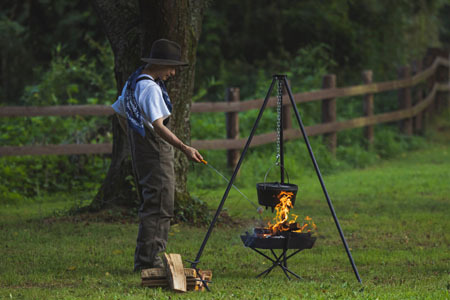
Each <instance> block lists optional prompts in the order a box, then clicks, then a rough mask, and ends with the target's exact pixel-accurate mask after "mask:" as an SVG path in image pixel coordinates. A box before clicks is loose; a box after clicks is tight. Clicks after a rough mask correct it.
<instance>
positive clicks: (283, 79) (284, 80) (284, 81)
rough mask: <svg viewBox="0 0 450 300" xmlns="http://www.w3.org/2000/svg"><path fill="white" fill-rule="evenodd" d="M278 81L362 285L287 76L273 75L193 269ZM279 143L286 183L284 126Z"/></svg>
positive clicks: (193, 263) (197, 261)
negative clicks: (286, 94)
mask: <svg viewBox="0 0 450 300" xmlns="http://www.w3.org/2000/svg"><path fill="white" fill-rule="evenodd" d="M277 81H278V83H280V82H281V84H284V87H285V88H286V91H287V92H288V95H289V99H290V102H291V104H292V107H293V109H294V112H295V116H296V118H297V121H298V125H299V126H300V130H301V131H302V134H303V138H304V140H305V143H306V147H307V148H308V152H309V156H310V157H311V160H312V163H313V165H314V169H315V170H316V174H317V177H318V179H319V181H320V185H321V186H322V191H323V193H324V195H325V198H326V200H327V203H328V207H329V208H330V212H331V214H332V216H333V219H334V223H335V224H336V227H337V229H338V231H339V235H340V237H341V240H342V243H343V245H344V248H345V251H346V252H347V256H348V259H349V260H350V263H351V265H352V268H353V272H354V273H355V276H356V279H357V280H358V281H359V283H362V281H361V278H360V276H359V273H358V269H357V268H356V265H355V262H354V260H353V257H352V254H351V252H350V249H349V247H348V245H347V241H346V240H345V237H344V233H343V232H342V228H341V225H340V224H339V220H338V218H337V216H336V212H335V211H334V207H333V204H332V203H331V200H330V197H329V196H328V192H327V189H326V187H325V183H324V182H323V179H322V174H321V173H320V169H319V166H318V164H317V161H316V158H315V157H314V153H313V151H312V148H311V145H310V143H309V140H308V136H307V135H306V131H305V127H304V126H303V122H302V119H301V117H300V114H299V112H298V110H297V106H296V105H295V101H294V98H293V96H292V91H291V88H290V86H289V83H288V81H287V75H273V79H272V83H271V85H270V87H269V91H268V92H267V95H266V97H265V98H264V102H263V104H262V107H261V109H260V111H259V114H258V117H257V118H256V121H255V124H254V125H253V128H252V130H251V132H250V136H249V137H248V139H247V142H246V144H245V146H244V149H243V150H242V154H241V157H240V158H239V161H238V163H237V165H236V168H235V169H234V172H233V175H232V176H231V179H230V181H229V183H228V186H227V188H226V190H225V193H224V194H223V197H222V200H221V201H220V204H219V207H218V208H217V211H216V213H215V215H214V218H213V220H212V221H211V224H210V225H209V228H208V231H207V232H206V235H205V238H204V239H203V242H202V245H201V246H200V249H199V250H198V253H197V256H196V258H195V260H194V261H190V262H191V267H192V268H194V269H197V264H199V263H200V258H201V256H202V253H203V250H204V249H205V246H206V243H207V242H208V239H209V237H210V235H211V233H212V230H213V228H214V225H215V224H216V222H217V219H218V217H219V215H220V212H221V211H222V208H223V205H224V204H225V200H226V199H227V197H228V194H229V192H230V189H231V187H232V185H233V182H234V180H235V179H236V175H237V174H238V171H239V169H240V167H241V164H242V161H243V160H244V157H245V155H246V153H247V150H248V148H249V146H250V144H251V142H252V139H253V136H254V134H255V131H256V128H257V127H258V124H259V121H260V120H261V117H262V115H263V113H264V110H265V108H266V105H267V102H268V101H269V97H270V94H271V93H272V89H273V86H274V84H275V82H277ZM279 87H280V84H279ZM278 98H279V99H278V100H279V102H282V99H281V100H280V98H282V97H280V93H279V95H278ZM282 108H283V105H282V103H281V109H282ZM281 115H282V114H281ZM279 143H280V168H281V180H282V181H284V172H283V169H284V151H283V129H282V126H281V136H280V140H279ZM206 286H207V285H206ZM208 290H209V289H208Z"/></svg>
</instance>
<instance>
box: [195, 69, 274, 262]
mask: <svg viewBox="0 0 450 300" xmlns="http://www.w3.org/2000/svg"><path fill="white" fill-rule="evenodd" d="M274 84H275V78H274V79H272V83H271V85H270V88H269V91H268V92H267V95H266V98H265V99H264V102H263V105H262V107H261V109H260V111H259V114H258V117H257V118H256V121H255V124H254V125H253V128H252V131H251V132H250V136H249V137H248V139H247V143H246V144H245V147H244V149H243V150H242V154H241V157H240V158H239V162H238V164H237V165H236V168H235V169H234V172H233V175H232V176H231V178H230V181H229V182H228V186H227V188H226V190H225V193H224V194H223V197H222V201H220V204H219V207H218V208H217V211H216V214H215V215H214V218H213V219H212V221H211V224H210V225H209V228H208V231H207V232H206V235H205V238H204V239H203V242H202V245H201V246H200V249H199V250H198V253H197V256H196V257H195V260H194V261H193V262H192V264H191V267H192V268H194V269H195V268H196V266H197V264H198V263H199V262H200V257H201V256H202V253H203V250H204V249H205V246H206V243H207V242H208V239H209V236H210V235H211V232H212V230H213V228H214V225H215V224H216V222H217V218H218V217H219V214H220V212H221V211H222V208H223V205H224V203H225V200H226V199H227V197H228V193H229V192H230V189H231V187H232V186H233V182H234V180H235V178H236V175H237V173H238V171H239V168H240V167H241V164H242V161H243V159H244V157H245V154H246V153H247V150H248V148H249V146H250V143H251V142H252V139H253V136H254V135H255V131H256V128H258V124H259V121H260V120H261V117H262V115H263V112H264V109H265V108H266V105H267V102H268V101H269V97H270V94H271V93H272V88H273V85H274Z"/></svg>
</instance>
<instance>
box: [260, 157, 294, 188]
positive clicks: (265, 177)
mask: <svg viewBox="0 0 450 300" xmlns="http://www.w3.org/2000/svg"><path fill="white" fill-rule="evenodd" d="M278 165H279V163H278V162H276V163H274V164H273V165H272V166H270V168H269V169H268V170H267V172H266V175H264V183H266V179H267V175H268V174H269V171H270V170H272V168H273V166H278ZM281 168H283V171H284V172H285V173H286V175H287V179H288V183H290V180H289V174H288V171H287V170H286V168H285V167H281Z"/></svg>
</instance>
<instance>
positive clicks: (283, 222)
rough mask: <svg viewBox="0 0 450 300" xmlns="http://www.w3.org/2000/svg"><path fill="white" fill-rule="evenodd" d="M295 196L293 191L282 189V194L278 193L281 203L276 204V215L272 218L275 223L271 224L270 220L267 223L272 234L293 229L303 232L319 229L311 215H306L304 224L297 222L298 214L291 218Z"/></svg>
mask: <svg viewBox="0 0 450 300" xmlns="http://www.w3.org/2000/svg"><path fill="white" fill-rule="evenodd" d="M293 196H294V194H293V193H291V192H285V191H281V192H280V194H278V200H280V203H278V204H277V205H276V206H275V210H276V215H275V218H273V220H272V221H273V222H274V224H271V223H270V222H268V223H267V226H268V229H269V230H270V232H271V234H277V233H279V232H282V231H293V232H299V233H301V232H310V231H311V230H316V229H317V226H316V224H315V223H314V222H313V221H312V219H311V218H310V217H309V216H306V217H305V220H304V222H303V224H302V225H300V224H298V223H297V222H296V221H297V218H298V216H297V215H296V214H292V215H291V219H289V211H290V209H291V208H292V201H291V199H292V197H293ZM311 228H312V229H311Z"/></svg>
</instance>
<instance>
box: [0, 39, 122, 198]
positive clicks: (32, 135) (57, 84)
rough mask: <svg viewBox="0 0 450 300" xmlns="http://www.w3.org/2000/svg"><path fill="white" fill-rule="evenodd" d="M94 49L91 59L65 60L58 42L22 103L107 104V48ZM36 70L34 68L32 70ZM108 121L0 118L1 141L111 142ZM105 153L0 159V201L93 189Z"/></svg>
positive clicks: (111, 93)
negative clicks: (94, 58)
mask: <svg viewBox="0 0 450 300" xmlns="http://www.w3.org/2000/svg"><path fill="white" fill-rule="evenodd" d="M88 42H89V44H90V46H91V47H93V48H95V49H97V50H98V53H99V55H98V58H97V59H96V60H88V59H87V58H86V57H84V56H81V57H79V58H77V59H74V60H72V59H69V58H68V57H67V56H63V55H62V51H61V47H60V46H58V47H57V49H56V52H55V56H54V58H53V61H52V63H51V66H50V68H49V70H47V71H46V72H43V74H42V75H41V78H42V80H41V81H40V82H39V83H38V84H36V85H33V86H28V87H26V88H25V93H24V95H23V96H22V98H21V102H20V103H21V104H23V105H33V106H41V105H62V104H97V103H103V104H109V103H111V102H112V101H113V100H114V97H115V93H116V91H115V87H114V86H115V83H114V77H113V74H114V72H113V70H112V66H113V55H112V53H111V50H110V48H109V47H107V46H105V45H99V44H96V43H95V42H94V41H89V40H88ZM38 73H39V70H36V74H38ZM110 127H111V125H110V120H109V119H108V118H105V117H81V116H76V117H54V116H50V117H27V118H23V117H22V118H2V119H0V143H1V144H2V145H9V146H22V145H47V144H71V143H73V144H82V143H86V144H88V143H104V142H111V137H112V136H111V132H110ZM108 165H109V163H108V159H107V157H106V156H98V155H97V156H88V155H70V156H39V157H2V158H0V177H1V178H2V179H3V180H2V181H3V182H2V185H1V188H0V197H1V199H0V201H2V202H4V201H6V202H10V201H16V200H17V198H18V195H24V196H37V195H40V194H42V193H53V192H57V191H66V190H69V191H72V190H73V191H76V190H82V189H84V190H86V189H97V188H98V187H99V184H100V183H101V180H102V178H103V177H104V174H105V173H106V168H107V167H108Z"/></svg>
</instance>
